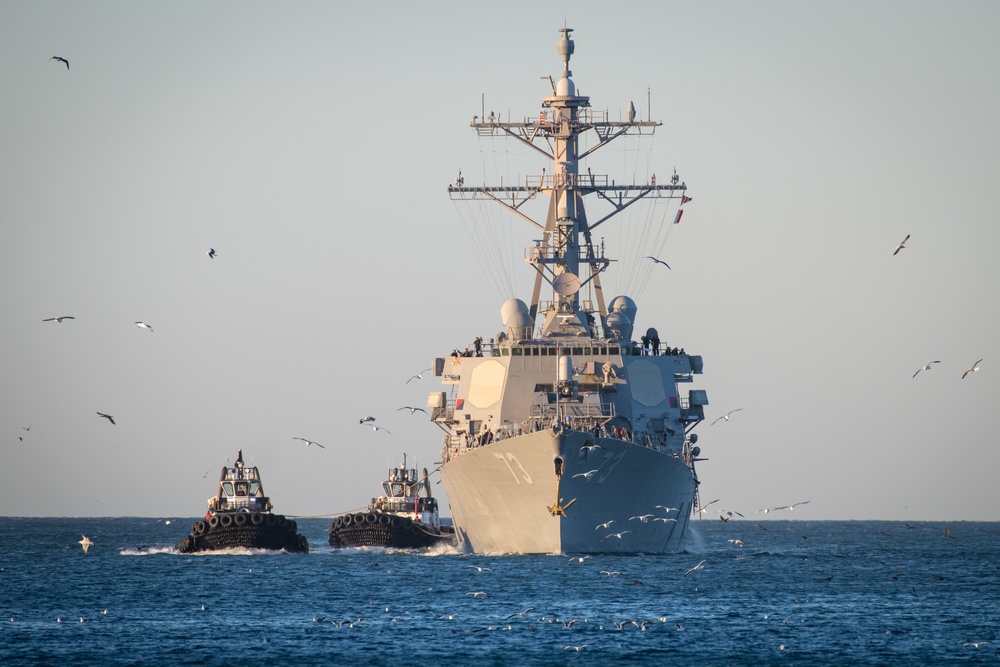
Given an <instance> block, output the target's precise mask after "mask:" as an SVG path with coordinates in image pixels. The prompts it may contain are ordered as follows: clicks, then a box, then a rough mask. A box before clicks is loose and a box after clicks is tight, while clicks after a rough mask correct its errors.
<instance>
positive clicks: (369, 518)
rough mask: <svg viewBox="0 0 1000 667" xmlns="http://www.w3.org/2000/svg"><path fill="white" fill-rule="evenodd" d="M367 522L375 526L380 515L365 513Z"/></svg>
mask: <svg viewBox="0 0 1000 667" xmlns="http://www.w3.org/2000/svg"><path fill="white" fill-rule="evenodd" d="M365 523H367V524H368V525H369V526H374V525H375V524H376V523H378V517H377V516H375V515H374V514H373V513H372V512H369V513H368V514H366V515H365Z"/></svg>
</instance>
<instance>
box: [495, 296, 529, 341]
mask: <svg viewBox="0 0 1000 667" xmlns="http://www.w3.org/2000/svg"><path fill="white" fill-rule="evenodd" d="M500 318H501V319H502V320H503V325H504V326H505V327H507V334H508V335H509V336H510V338H511V340H526V339H530V338H531V332H532V330H533V329H534V328H535V321H534V320H533V319H532V318H531V313H530V312H529V311H528V306H527V305H526V304H525V303H524V302H523V301H521V300H520V299H508V300H507V301H505V302H504V304H503V305H502V306H501V307H500Z"/></svg>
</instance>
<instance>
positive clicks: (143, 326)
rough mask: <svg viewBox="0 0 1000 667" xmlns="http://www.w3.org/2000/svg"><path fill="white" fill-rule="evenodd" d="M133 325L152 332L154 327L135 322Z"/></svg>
mask: <svg viewBox="0 0 1000 667" xmlns="http://www.w3.org/2000/svg"><path fill="white" fill-rule="evenodd" d="M133 324H135V325H136V326H137V327H139V328H140V329H149V330H150V331H152V330H153V327H151V326H149V325H148V324H146V323H145V322H133Z"/></svg>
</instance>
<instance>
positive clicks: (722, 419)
mask: <svg viewBox="0 0 1000 667" xmlns="http://www.w3.org/2000/svg"><path fill="white" fill-rule="evenodd" d="M742 409H743V408H736V409H735V410H730V411H729V412H727V413H726V414H724V415H722V416H721V417H719V418H718V419H716V420H715V422H718V421H729V415H731V414H733V413H734V412H739V411H740V410H742ZM715 422H712V423H711V424H709V426H713V425H714V424H715Z"/></svg>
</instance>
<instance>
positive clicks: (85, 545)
mask: <svg viewBox="0 0 1000 667" xmlns="http://www.w3.org/2000/svg"><path fill="white" fill-rule="evenodd" d="M77 544H79V545H80V546H82V547H83V553H87V549H89V548H90V547H91V546H92V545H93V544H94V543H93V542H91V541H90V538H89V537H87V536H86V535H84V536H83V539H82V540H80V541H79V542H77Z"/></svg>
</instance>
